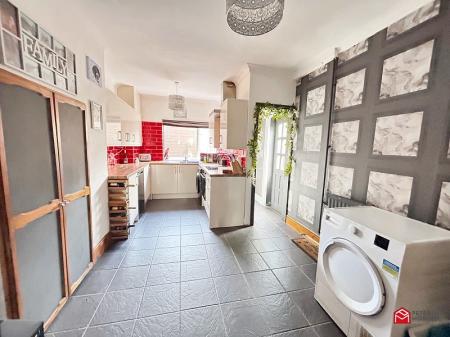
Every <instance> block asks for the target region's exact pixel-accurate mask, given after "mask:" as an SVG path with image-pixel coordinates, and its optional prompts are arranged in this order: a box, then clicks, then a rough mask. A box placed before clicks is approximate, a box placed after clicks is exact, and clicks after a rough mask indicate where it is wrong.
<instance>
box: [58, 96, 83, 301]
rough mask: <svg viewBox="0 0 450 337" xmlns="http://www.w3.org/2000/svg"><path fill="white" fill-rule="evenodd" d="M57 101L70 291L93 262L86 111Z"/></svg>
mask: <svg viewBox="0 0 450 337" xmlns="http://www.w3.org/2000/svg"><path fill="white" fill-rule="evenodd" d="M58 99H59V98H58V97H57V98H56V106H57V117H58V134H59V139H60V143H59V146H60V156H61V158H60V163H61V164H60V165H61V177H62V191H63V195H64V223H65V235H66V247H67V267H68V280H69V285H70V290H71V292H73V291H74V288H75V287H76V285H77V281H79V280H80V278H81V277H82V276H83V274H84V272H85V271H86V270H87V268H88V267H89V263H90V261H91V249H90V226H89V203H88V199H87V198H88V194H89V188H88V185H89V184H88V179H87V160H86V146H85V145H86V144H85V112H84V110H83V109H82V108H81V107H79V106H74V105H71V104H69V103H66V102H64V101H58Z"/></svg>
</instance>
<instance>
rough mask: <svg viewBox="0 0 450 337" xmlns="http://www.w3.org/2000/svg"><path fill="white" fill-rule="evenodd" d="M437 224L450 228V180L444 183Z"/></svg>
mask: <svg viewBox="0 0 450 337" xmlns="http://www.w3.org/2000/svg"><path fill="white" fill-rule="evenodd" d="M436 225H438V226H440V227H443V228H446V229H449V230H450V182H443V183H442V188H441V197H440V199H439V206H438V211H437V215H436Z"/></svg>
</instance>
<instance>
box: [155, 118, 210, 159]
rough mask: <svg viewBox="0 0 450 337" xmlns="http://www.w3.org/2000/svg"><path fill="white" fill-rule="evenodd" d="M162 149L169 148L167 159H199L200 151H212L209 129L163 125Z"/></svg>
mask: <svg viewBox="0 0 450 337" xmlns="http://www.w3.org/2000/svg"><path fill="white" fill-rule="evenodd" d="M163 147H164V151H165V150H166V149H169V152H168V155H169V159H185V158H187V159H199V158H200V153H202V152H212V151H213V150H214V149H213V148H212V146H211V145H210V144H209V129H207V128H198V127H180V126H172V125H163Z"/></svg>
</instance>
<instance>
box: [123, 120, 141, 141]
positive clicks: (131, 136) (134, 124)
mask: <svg viewBox="0 0 450 337" xmlns="http://www.w3.org/2000/svg"><path fill="white" fill-rule="evenodd" d="M121 127H122V146H141V145H142V126H141V122H138V121H122V123H121Z"/></svg>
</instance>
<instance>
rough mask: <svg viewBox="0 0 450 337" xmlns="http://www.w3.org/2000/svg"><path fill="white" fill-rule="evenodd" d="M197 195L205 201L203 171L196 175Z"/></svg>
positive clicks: (200, 170) (204, 175)
mask: <svg viewBox="0 0 450 337" xmlns="http://www.w3.org/2000/svg"><path fill="white" fill-rule="evenodd" d="M197 182H198V193H200V196H201V197H202V199H204V200H206V173H205V171H204V170H203V169H199V170H198V173H197Z"/></svg>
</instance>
